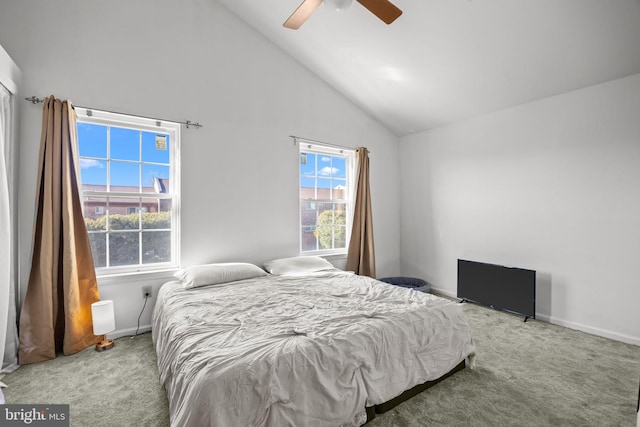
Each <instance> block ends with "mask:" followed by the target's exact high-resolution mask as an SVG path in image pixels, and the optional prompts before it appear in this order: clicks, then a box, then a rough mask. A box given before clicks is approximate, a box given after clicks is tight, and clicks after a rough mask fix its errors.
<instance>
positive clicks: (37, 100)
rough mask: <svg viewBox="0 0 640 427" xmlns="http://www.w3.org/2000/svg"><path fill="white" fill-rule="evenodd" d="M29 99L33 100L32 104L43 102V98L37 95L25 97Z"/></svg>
mask: <svg viewBox="0 0 640 427" xmlns="http://www.w3.org/2000/svg"><path fill="white" fill-rule="evenodd" d="M25 99H26V100H27V101H29V102H31V103H32V104H39V103H41V102H42V99H40V98H38V97H36V96H31V97H29V98H25Z"/></svg>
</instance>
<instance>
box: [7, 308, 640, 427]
mask: <svg viewBox="0 0 640 427" xmlns="http://www.w3.org/2000/svg"><path fill="white" fill-rule="evenodd" d="M462 307H463V308H464V311H465V312H466V314H467V317H468V319H469V322H470V324H471V326H472V329H473V333H474V339H475V341H476V345H477V350H478V356H477V359H476V364H477V366H476V369H475V370H470V369H465V370H464V371H462V372H458V373H457V374H455V375H453V376H452V377H450V378H448V379H446V380H445V381H443V382H441V383H439V384H438V385H436V386H435V387H433V388H431V389H429V390H427V391H426V392H423V393H421V394H420V395H418V396H416V397H414V398H412V399H410V400H409V401H407V402H405V403H403V404H401V405H399V406H397V407H396V408H395V409H393V410H392V411H389V412H387V413H385V414H382V415H379V416H378V417H377V418H376V419H375V420H373V421H372V422H371V423H369V424H368V426H371V427H391V426H398V427H405V426H581V427H584V426H594V427H596V426H597V427H601V426H616V427H621V426H630V427H632V426H635V423H636V402H637V398H638V381H639V378H640V347H637V346H633V345H628V344H623V343H620V342H616V341H612V340H608V339H605V338H599V337H595V336H592V335H588V334H584V333H581V332H577V331H573V330H570V329H566V328H562V327H558V326H554V325H550V324H547V323H544V322H539V321H535V320H529V321H527V322H526V323H524V322H522V318H521V317H516V316H513V315H510V314H506V313H501V312H497V311H493V310H489V309H486V308H483V307H478V306H475V305H472V304H463V305H462ZM2 381H3V382H5V383H6V384H7V385H8V386H9V387H8V388H6V389H4V394H5V398H6V400H7V403H69V404H70V411H71V425H72V426H159V427H161V426H167V425H169V416H168V408H167V405H168V404H167V399H166V395H165V393H164V390H163V389H162V387H161V385H160V384H159V381H158V371H157V368H156V358H155V353H154V350H153V345H152V342H151V335H150V334H143V335H140V336H137V337H134V338H129V337H127V338H120V339H118V340H116V346H115V347H114V348H113V349H112V350H109V351H107V352H104V353H97V352H95V351H94V350H93V349H92V348H89V349H86V350H84V351H82V352H80V353H78V354H76V355H73V356H67V357H63V356H61V357H58V358H57V359H55V360H53V361H49V362H43V363H39V364H35V365H27V366H23V367H21V368H20V369H18V370H17V371H16V372H14V373H12V374H9V375H7V376H5V377H4V379H3V380H2ZM225 427H227V426H225ZM228 427H235V426H228ZM237 427H244V426H237ZM300 427H303V426H300Z"/></svg>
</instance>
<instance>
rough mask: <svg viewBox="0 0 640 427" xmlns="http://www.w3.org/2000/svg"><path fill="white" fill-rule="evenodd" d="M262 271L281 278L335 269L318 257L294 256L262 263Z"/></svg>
mask: <svg viewBox="0 0 640 427" xmlns="http://www.w3.org/2000/svg"><path fill="white" fill-rule="evenodd" d="M264 269H265V270H267V271H268V272H269V273H271V274H276V275H280V276H283V275H294V274H305V273H313V272H316V271H325V270H335V269H336V268H335V267H334V266H333V264H331V263H330V262H329V261H327V260H326V259H324V258H320V257H319V256H296V257H291V258H279V259H274V260H271V261H267V262H265V263H264Z"/></svg>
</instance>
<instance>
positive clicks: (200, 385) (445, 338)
mask: <svg viewBox="0 0 640 427" xmlns="http://www.w3.org/2000/svg"><path fill="white" fill-rule="evenodd" d="M153 339H154V342H155V346H156V352H157V355H158V368H159V371H160V378H161V381H162V383H163V384H164V386H165V388H166V390H167V394H168V398H169V406H170V416H171V424H172V425H174V426H181V427H183V426H184V427H186V426H198V427H203V426H219V427H236V426H237V427H244V426H331V427H336V426H340V425H349V424H351V425H360V424H362V423H364V421H365V419H366V417H365V418H363V409H364V408H365V406H371V405H374V404H379V403H383V402H386V401H388V400H390V399H392V398H394V397H396V396H397V395H399V394H400V393H402V392H403V391H404V390H407V389H409V388H411V387H413V386H415V385H417V384H420V383H423V382H425V381H428V380H433V379H436V378H439V377H440V376H442V375H443V374H445V373H447V372H448V371H450V370H451V369H452V368H453V367H454V366H456V365H457V364H458V363H460V362H461V361H462V360H464V359H465V358H466V357H467V356H469V355H470V354H472V353H473V351H474V346H473V342H472V339H471V334H470V329H469V325H468V323H467V321H466V319H465V316H464V314H463V312H462V310H460V308H459V307H458V306H457V304H456V303H455V302H452V301H449V300H446V299H443V298H439V297H436V296H433V295H430V294H424V293H421V292H416V291H412V290H408V289H404V288H400V287H396V286H392V285H388V284H385V283H382V282H378V281H376V280H373V279H370V278H367V277H362V276H356V275H353V274H345V273H342V274H338V273H328V274H324V275H316V276H313V277H309V276H306V277H283V276H271V275H269V276H263V277H258V278H255V279H248V280H242V281H237V282H231V283H227V284H223V285H215V286H208V287H203V288H196V289H183V288H182V286H181V285H180V283H179V282H169V283H166V284H165V285H163V286H162V288H161V289H160V292H159V294H158V300H157V302H156V306H155V309H154V312H153Z"/></svg>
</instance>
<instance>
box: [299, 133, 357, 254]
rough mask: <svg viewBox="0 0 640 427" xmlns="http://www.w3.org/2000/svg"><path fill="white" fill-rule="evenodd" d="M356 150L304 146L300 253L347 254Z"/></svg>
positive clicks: (301, 168) (302, 147)
mask: <svg viewBox="0 0 640 427" xmlns="http://www.w3.org/2000/svg"><path fill="white" fill-rule="evenodd" d="M353 162H354V155H353V151H352V150H335V149H332V148H328V147H325V146H321V145H317V146H316V145H313V146H308V145H306V144H303V145H301V147H300V169H299V173H300V189H299V194H300V252H301V253H306V254H309V253H319V254H322V253H344V252H346V249H347V242H348V237H349V231H350V229H349V218H348V212H349V207H350V206H351V204H352V200H351V194H350V191H349V185H350V182H349V176H350V171H351V170H352V168H353Z"/></svg>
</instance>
